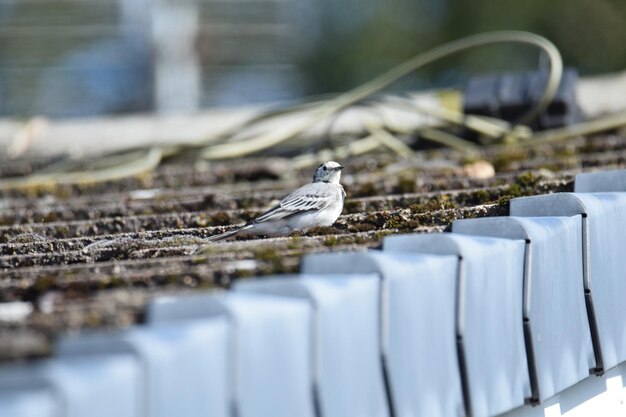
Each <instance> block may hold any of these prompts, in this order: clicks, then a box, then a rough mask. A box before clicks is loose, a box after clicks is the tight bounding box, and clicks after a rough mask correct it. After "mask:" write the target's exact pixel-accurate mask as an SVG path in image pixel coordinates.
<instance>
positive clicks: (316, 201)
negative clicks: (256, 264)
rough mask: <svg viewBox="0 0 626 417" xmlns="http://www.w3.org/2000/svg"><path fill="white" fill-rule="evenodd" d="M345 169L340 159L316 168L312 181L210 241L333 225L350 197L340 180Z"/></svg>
mask: <svg viewBox="0 0 626 417" xmlns="http://www.w3.org/2000/svg"><path fill="white" fill-rule="evenodd" d="M342 169H343V167H342V166H341V165H339V164H338V163H337V162H334V161H328V162H324V163H323V164H321V165H320V166H318V167H317V169H316V170H315V175H314V176H313V182H312V183H310V184H306V185H304V186H302V187H300V188H298V189H297V190H296V191H294V192H292V193H291V194H289V195H288V196H286V197H285V198H283V199H282V200H281V201H280V203H278V204H277V205H276V206H274V207H272V208H271V209H269V210H268V211H266V212H265V213H263V214H261V215H260V216H259V217H257V218H256V219H254V220H252V221H250V222H248V223H246V224H245V225H244V226H242V227H240V228H238V229H235V230H230V231H228V232H224V233H221V234H218V235H214V236H211V237H209V238H208V240H209V241H216V240H221V239H226V238H229V237H231V236H234V235H236V234H239V233H246V234H257V235H269V236H275V235H284V234H288V233H291V232H293V231H296V230H299V231H303V230H307V229H310V228H312V227H318V226H331V225H332V224H333V223H335V221H336V220H337V218H338V217H339V215H340V214H341V211H342V210H343V202H344V200H345V197H346V193H345V191H344V190H343V187H342V186H341V184H340V183H339V180H340V179H341V170H342Z"/></svg>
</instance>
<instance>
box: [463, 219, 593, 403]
mask: <svg viewBox="0 0 626 417" xmlns="http://www.w3.org/2000/svg"><path fill="white" fill-rule="evenodd" d="M452 230H453V231H454V232H456V233H465V234H471V235H482V236H492V237H501V238H509V239H521V240H524V241H525V242H526V253H525V259H526V262H525V267H524V323H525V330H526V347H527V353H528V355H529V366H530V374H531V382H532V385H533V400H538V401H542V402H543V401H545V400H546V399H547V398H550V397H552V396H553V395H555V394H556V393H558V392H560V391H563V390H564V389H566V388H568V387H570V386H572V385H574V384H576V383H577V382H579V381H582V380H583V379H585V378H586V377H588V376H589V369H590V368H593V367H594V366H595V361H594V357H593V347H592V345H591V333H590V331H589V322H588V320H587V310H586V307H585V297H584V286H583V262H582V234H581V216H573V217H527V218H524V217H489V218H480V219H467V220H457V221H455V222H454V223H453V225H452Z"/></svg>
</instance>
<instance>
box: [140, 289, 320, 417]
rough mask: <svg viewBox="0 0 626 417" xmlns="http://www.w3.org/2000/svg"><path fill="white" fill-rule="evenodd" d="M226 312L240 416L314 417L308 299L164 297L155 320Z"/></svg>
mask: <svg viewBox="0 0 626 417" xmlns="http://www.w3.org/2000/svg"><path fill="white" fill-rule="evenodd" d="M219 312H223V314H224V315H225V317H227V319H228V320H229V329H230V330H229V347H228V349H227V352H226V353H227V355H228V358H227V361H224V363H226V364H227V366H228V373H229V380H230V382H229V384H228V387H229V392H230V397H231V403H232V404H233V406H234V412H235V413H236V415H237V416H238V417H265V416H267V417H282V416H284V417H291V416H302V417H313V415H314V402H313V389H312V384H311V381H312V364H311V357H312V353H311V325H312V312H311V307H310V305H309V303H308V302H307V301H305V300H292V299H288V298H285V297H276V296H269V295H256V294H236V293H228V294H224V295H207V296H190V297H180V298H163V299H161V300H157V301H156V302H155V303H153V304H152V306H151V307H150V311H149V314H148V317H149V319H150V320H151V321H152V322H160V323H164V322H170V323H172V324H174V323H178V322H185V321H186V320H193V319H201V318H203V317H207V316H209V317H210V316H214V315H215V314H216V313H219Z"/></svg>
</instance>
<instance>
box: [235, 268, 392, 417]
mask: <svg viewBox="0 0 626 417" xmlns="http://www.w3.org/2000/svg"><path fill="white" fill-rule="evenodd" d="M235 291H241V292H253V293H264V294H275V295H282V296H286V297H295V298H300V299H305V300H307V301H308V302H309V303H310V304H311V307H312V308H313V311H314V323H313V326H312V333H313V335H312V343H313V346H312V354H313V364H314V373H313V378H314V379H313V381H314V383H315V386H316V388H317V394H318V401H319V409H320V411H321V415H322V416H324V417H343V416H361V417H387V416H389V410H388V403H387V398H386V393H385V386H384V381H383V373H382V367H381V361H380V330H379V324H380V314H379V303H380V280H379V278H378V276H376V275H354V276H352V277H350V276H349V275H347V276H345V275H344V276H341V275H325V276H321V277H320V276H312V275H299V276H281V277H263V278H260V279H245V280H240V281H238V282H237V283H236V285H235Z"/></svg>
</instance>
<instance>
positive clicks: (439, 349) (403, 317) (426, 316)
mask: <svg viewBox="0 0 626 417" xmlns="http://www.w3.org/2000/svg"><path fill="white" fill-rule="evenodd" d="M457 266H458V260H457V258H456V257H454V256H418V255H409V254H400V253H383V252H380V251H368V252H344V253H333V254H316V255H309V256H306V257H305V258H304V259H303V262H302V270H303V272H304V273H315V274H332V273H353V274H362V273H377V274H379V275H380V277H381V278H382V288H383V298H382V300H381V309H382V310H381V311H382V318H383V320H382V323H381V325H382V334H381V336H382V348H383V354H384V357H385V363H386V370H387V373H388V379H389V386H390V396H391V400H392V405H393V409H394V415H395V416H397V417H400V416H420V415H427V416H434V417H436V416H458V415H461V414H463V396H462V390H461V380H460V374H459V367H458V358H457V353H456V336H455V330H454V326H455V318H454V312H455V286H456V272H457Z"/></svg>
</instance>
